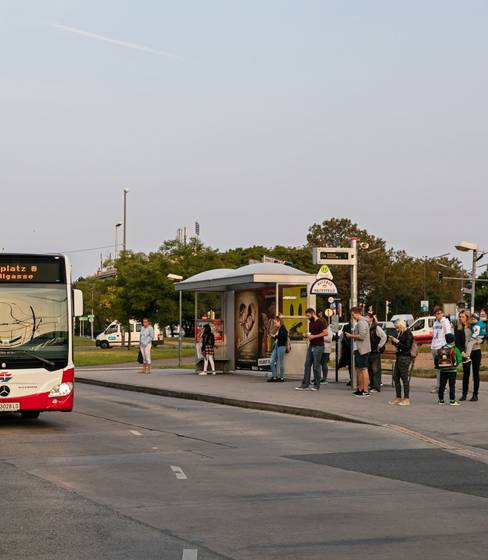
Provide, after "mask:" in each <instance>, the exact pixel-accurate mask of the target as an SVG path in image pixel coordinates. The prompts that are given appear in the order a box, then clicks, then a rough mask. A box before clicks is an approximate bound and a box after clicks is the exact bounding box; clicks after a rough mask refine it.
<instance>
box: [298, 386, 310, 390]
mask: <svg viewBox="0 0 488 560" xmlns="http://www.w3.org/2000/svg"><path fill="white" fill-rule="evenodd" d="M308 390H309V387H306V386H305V385H299V386H298V387H295V391H308Z"/></svg>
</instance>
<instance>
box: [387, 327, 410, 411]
mask: <svg viewBox="0 0 488 560" xmlns="http://www.w3.org/2000/svg"><path fill="white" fill-rule="evenodd" d="M395 327H396V329H397V331H398V336H397V337H394V336H392V337H391V341H392V343H393V344H394V346H395V347H396V362H395V370H394V372H393V380H394V382H395V390H396V398H395V399H393V400H392V401H390V402H389V404H397V405H399V406H409V405H410V379H409V373H410V365H411V363H412V347H413V343H414V340H413V334H412V333H411V331H410V330H409V329H408V328H407V324H406V323H405V321H397V322H396V323H395ZM402 383H403V397H404V398H403V399H402Z"/></svg>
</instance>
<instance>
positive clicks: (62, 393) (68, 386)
mask: <svg viewBox="0 0 488 560" xmlns="http://www.w3.org/2000/svg"><path fill="white" fill-rule="evenodd" d="M72 390H73V383H70V382H69V381H64V382H63V383H60V384H59V385H56V386H55V387H53V388H52V389H51V392H50V393H49V396H50V397H51V398H53V397H67V396H68V395H69V394H70V393H71V391H72Z"/></svg>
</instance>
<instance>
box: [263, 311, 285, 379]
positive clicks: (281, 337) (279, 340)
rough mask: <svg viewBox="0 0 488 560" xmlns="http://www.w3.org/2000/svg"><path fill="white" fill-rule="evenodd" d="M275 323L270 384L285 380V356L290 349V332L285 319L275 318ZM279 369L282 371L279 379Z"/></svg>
mask: <svg viewBox="0 0 488 560" xmlns="http://www.w3.org/2000/svg"><path fill="white" fill-rule="evenodd" d="M273 322H274V326H275V333H274V334H273V335H272V338H273V350H272V351H271V362H270V366H271V377H270V378H269V379H268V382H270V383H272V382H275V381H284V380H285V354H286V350H287V348H288V331H287V329H286V327H285V325H284V324H283V319H282V318H281V317H275V318H274V319H273ZM278 369H279V370H280V376H279V377H278Z"/></svg>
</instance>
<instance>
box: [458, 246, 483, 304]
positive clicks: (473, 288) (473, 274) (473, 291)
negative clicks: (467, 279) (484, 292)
mask: <svg viewBox="0 0 488 560" xmlns="http://www.w3.org/2000/svg"><path fill="white" fill-rule="evenodd" d="M456 249H457V250H458V251H462V252H463V253H468V252H469V251H472V252H473V269H472V270H471V313H474V306H475V297H476V264H477V262H478V251H479V250H480V246H479V245H478V243H470V242H469V241H460V242H459V243H458V244H457V245H456Z"/></svg>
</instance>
